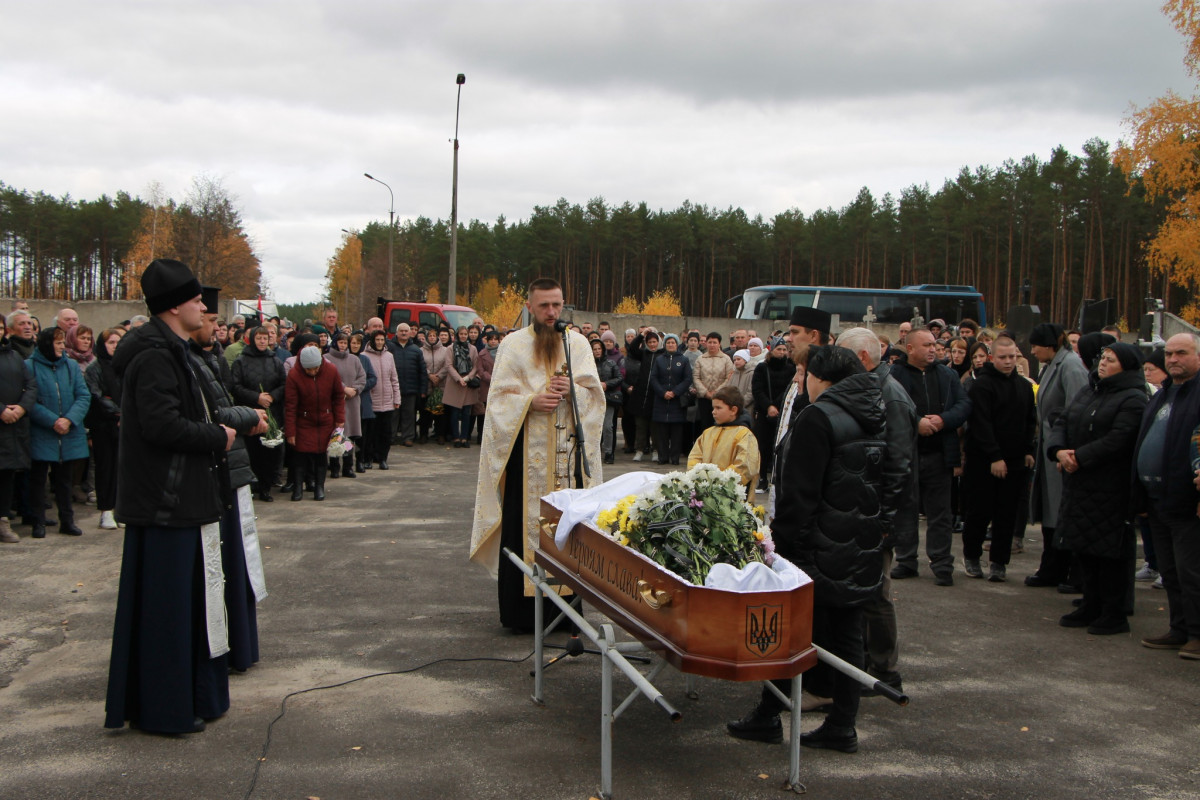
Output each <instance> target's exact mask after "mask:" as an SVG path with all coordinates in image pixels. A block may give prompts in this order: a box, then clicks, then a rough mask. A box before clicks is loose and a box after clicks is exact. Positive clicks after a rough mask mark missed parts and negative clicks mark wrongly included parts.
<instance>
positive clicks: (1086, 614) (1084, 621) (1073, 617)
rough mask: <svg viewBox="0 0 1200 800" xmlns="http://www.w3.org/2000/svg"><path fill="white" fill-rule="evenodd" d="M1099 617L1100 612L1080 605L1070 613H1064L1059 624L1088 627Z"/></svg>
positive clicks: (1070, 626) (1066, 626)
mask: <svg viewBox="0 0 1200 800" xmlns="http://www.w3.org/2000/svg"><path fill="white" fill-rule="evenodd" d="M1099 618H1100V614H1099V612H1097V611H1093V610H1092V609H1090V608H1087V607H1085V606H1080V607H1079V608H1077V609H1075V610H1074V611H1072V612H1071V613H1070V614H1063V615H1062V616H1061V617H1059V618H1058V624H1059V625H1062V626H1063V627H1064V628H1086V627H1087V626H1089V625H1091V624H1092V623H1093V622H1095V621H1096V620H1097V619H1099Z"/></svg>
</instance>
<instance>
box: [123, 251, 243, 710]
mask: <svg viewBox="0 0 1200 800" xmlns="http://www.w3.org/2000/svg"><path fill="white" fill-rule="evenodd" d="M141 284H142V293H143V295H144V296H145V298H146V305H147V306H148V307H149V309H150V313H151V314H153V315H154V316H153V318H152V319H151V320H150V321H149V322H148V323H147V324H145V325H142V326H141V327H139V328H135V329H134V330H132V331H130V333H129V334H128V335H127V336H126V337H125V338H124V339H123V340H122V341H121V344H120V346H118V348H117V351H116V353H115V354H114V356H113V367H114V369H115V370H116V372H117V375H118V376H120V377H121V380H122V397H121V431H120V440H119V447H120V454H121V458H120V465H119V468H118V469H119V473H118V474H119V477H118V480H117V486H118V490H117V508H116V516H117V519H118V520H120V521H121V522H124V523H125V525H126V529H125V549H124V553H123V556H122V560H121V582H120V588H119V590H118V593H117V614H116V621H115V623H114V626H113V644H112V658H111V661H110V663H109V673H108V696H107V700H106V702H105V711H106V715H105V720H104V725H105V727H108V728H120V727H123V726H124V724H125V722H126V721H128V722H129V723H130V724H131V725H132V726H135V727H138V728H141V729H142V730H145V731H150V732H155V733H196V732H199V731H202V730H204V723H205V720H212V719H216V718H217V717H220V716H221V715H222V714H224V713H225V711H226V710H228V708H229V677H228V667H227V664H226V659H225V653H226V652H227V651H228V643H227V635H226V634H225V631H224V629H223V620H222V619H221V616H222V615H221V614H220V593H221V585H220V584H221V577H222V576H221V573H220V550H219V547H220V543H219V533H218V534H216V535H215V536H214V532H215V531H216V528H217V523H218V521H219V520H220V518H221V512H222V503H221V493H220V486H219V483H218V478H217V470H216V465H217V463H218V461H219V458H220V456H221V454H222V453H223V452H224V451H226V450H228V449H229V448H230V446H231V445H232V444H233V441H234V439H235V438H236V436H237V433H236V431H234V429H233V428H230V427H227V426H225V425H220V424H218V423H217V422H216V421H214V417H213V415H212V410H211V409H210V408H209V405H208V403H207V402H206V400H205V398H204V396H203V394H202V391H201V385H200V382H199V380H198V379H197V376H196V374H195V372H194V371H193V367H192V364H191V362H190V361H189V359H188V355H187V338H188V335H189V334H190V333H191V332H192V331H194V330H197V329H198V328H199V327H200V325H201V323H202V319H203V314H204V302H203V300H202V299H201V290H200V283H199V282H198V281H197V280H196V277H195V276H194V275H193V274H192V272H191V270H190V269H188V267H187V265H186V264H183V263H181V262H179V261H174V260H170V259H157V260H155V261H153V262H151V264H150V265H149V266H148V267H147V268H146V271H145V272H144V273H143V274H142V278H141ZM214 559H215V560H214ZM206 562H207V564H209V565H210V566H209V570H208V573H207V575H206V570H205V564H206ZM206 588H207V589H209V591H208V592H206ZM214 592H215V596H214ZM214 604H215V605H214ZM210 609H211V610H210Z"/></svg>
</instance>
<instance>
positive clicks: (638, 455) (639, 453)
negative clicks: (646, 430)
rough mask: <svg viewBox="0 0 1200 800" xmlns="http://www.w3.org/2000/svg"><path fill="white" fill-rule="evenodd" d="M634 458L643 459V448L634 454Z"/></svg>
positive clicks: (635, 459) (636, 459)
mask: <svg viewBox="0 0 1200 800" xmlns="http://www.w3.org/2000/svg"><path fill="white" fill-rule="evenodd" d="M633 460H634V461H641V460H642V451H641V450H638V451H637V452H636V453H634V454H633Z"/></svg>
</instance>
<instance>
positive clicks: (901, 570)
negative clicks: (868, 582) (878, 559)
mask: <svg viewBox="0 0 1200 800" xmlns="http://www.w3.org/2000/svg"><path fill="white" fill-rule="evenodd" d="M888 574H889V575H891V576H892V580H894V581H902V580H904V579H905V578H915V577H917V575H918V574H919V573H918V572H917V571H916V570H915V569H913V568H912V567H906V566H904V565H903V564H897V565H896V566H894V567H892V571H891V572H890V573H888Z"/></svg>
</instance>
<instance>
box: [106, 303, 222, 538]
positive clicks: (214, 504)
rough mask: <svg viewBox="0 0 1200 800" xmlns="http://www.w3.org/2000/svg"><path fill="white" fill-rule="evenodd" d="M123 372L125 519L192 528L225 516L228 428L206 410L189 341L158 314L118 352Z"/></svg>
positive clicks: (116, 361) (121, 516) (120, 503)
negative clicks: (223, 461)
mask: <svg viewBox="0 0 1200 800" xmlns="http://www.w3.org/2000/svg"><path fill="white" fill-rule="evenodd" d="M113 368H114V369H115V370H116V371H117V375H118V376H119V377H120V378H121V436H120V444H119V447H120V453H121V460H120V468H119V470H118V472H119V476H118V479H117V509H116V511H117V519H118V520H120V521H121V522H124V523H126V524H127V525H144V526H158V527H171V528H185V527H193V526H197V525H204V524H207V523H209V522H216V521H217V520H219V519H220V518H221V511H222V507H223V506H222V503H221V486H220V476H219V475H218V474H217V469H218V463H219V457H220V456H221V454H222V453H224V452H225V442H226V437H225V431H224V430H223V429H222V428H221V426H220V425H219V424H218V423H217V421H216V420H215V419H210V418H209V416H208V415H207V414H206V411H205V404H204V399H203V395H202V394H201V389H200V380H199V378H198V377H197V376H196V375H195V372H194V370H193V367H192V365H191V363H190V361H189V359H188V354H187V344H186V343H185V342H184V341H183V340H182V339H180V338H179V337H178V336H176V335H175V333H174V331H172V330H171V329H170V328H168V327H167V325H166V323H165V322H163V321H162V320H160V319H159V318H158V317H154V318H153V319H151V320H150V321H149V322H147V323H146V324H145V325H142V326H141V327H138V328H134V329H133V330H132V331H130V332H129V333H128V334H127V335H126V336H125V338H123V339H122V340H121V343H120V344H119V345H117V352H116V353H115V354H113Z"/></svg>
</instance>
